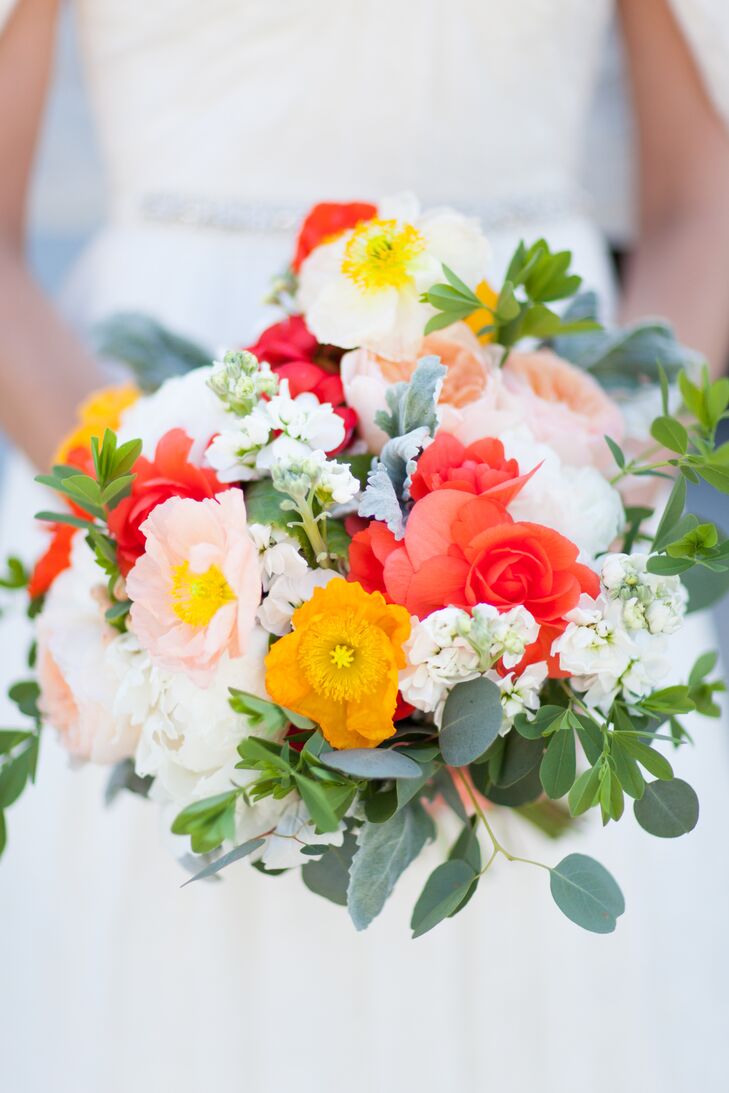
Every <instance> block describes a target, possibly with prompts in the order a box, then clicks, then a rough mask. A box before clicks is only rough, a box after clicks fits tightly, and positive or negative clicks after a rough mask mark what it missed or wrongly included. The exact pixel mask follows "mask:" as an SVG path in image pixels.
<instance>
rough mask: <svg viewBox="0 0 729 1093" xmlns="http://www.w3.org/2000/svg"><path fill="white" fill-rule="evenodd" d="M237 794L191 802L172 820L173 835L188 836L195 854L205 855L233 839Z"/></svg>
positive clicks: (221, 794)
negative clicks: (227, 840)
mask: <svg viewBox="0 0 729 1093" xmlns="http://www.w3.org/2000/svg"><path fill="white" fill-rule="evenodd" d="M240 795H241V791H240V790H239V789H232V790H230V791H229V792H228V793H218V794H217V795H216V796H215V797H206V798H205V800H202V801H195V802H194V803H193V804H191V805H188V806H187V808H184V809H183V810H182V812H180V813H179V814H178V815H177V816H176V817H175V819H174V822H173V824H172V833H173V835H189V836H190V845H191V847H192V850H193V852H194V853H195V854H209V853H210V851H211V850H217V848H218V847H219V846H220V844H221V843H223V842H225V841H226V839H232V838H233V837H234V835H235V809H236V803H237V801H238V798H239V796H240Z"/></svg>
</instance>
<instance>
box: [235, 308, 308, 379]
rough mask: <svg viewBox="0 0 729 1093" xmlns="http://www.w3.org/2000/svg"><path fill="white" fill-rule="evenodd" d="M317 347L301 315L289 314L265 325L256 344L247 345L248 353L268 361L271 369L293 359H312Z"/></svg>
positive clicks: (289, 362) (288, 362)
mask: <svg viewBox="0 0 729 1093" xmlns="http://www.w3.org/2000/svg"><path fill="white" fill-rule="evenodd" d="M318 349H319V343H318V341H317V340H316V338H315V337H314V335H313V334H312V333H310V331H309V328H308V327H307V325H306V323H305V321H304V317H303V315H291V316H290V317H289V318H288V319H282V320H281V322H280V323H274V324H273V326H269V327H266V329H265V330H264V331H263V333H262V334H261V336H260V337H259V339H258V341H257V342H256V344H255V345H249V346H248V352H249V353H253V355H254V356H255V357H258V359H259V360H260V361H268V363H269V364H270V365H271V367H272V368H273V369H276V368H277V367H278V366H279V365H281V364H291V363H292V362H293V361H313V360H314V357H315V356H316V353H317V350H318Z"/></svg>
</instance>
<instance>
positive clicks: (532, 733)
mask: <svg viewBox="0 0 729 1093" xmlns="http://www.w3.org/2000/svg"><path fill="white" fill-rule="evenodd" d="M564 710H565V708H564V706H541V707H540V708H539V709H538V710H537V712H536V714H535V716H534V717H533V718H529V717H527V715H526V714H518V715H517V717H516V718H515V719H514V728H515V729H516V731H517V732H518V733H519V734H520V735H521V736H524V737H526V739H527V740H537V739H538V738H539V737H540V736H543V735H544V733H546V732H547V731H548V730H549V729H550V728H551V727H552V725H553V724H554V722H555V721H558V720H559V719H560V718H561V717H562V716H563V714H564Z"/></svg>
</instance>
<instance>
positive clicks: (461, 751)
mask: <svg viewBox="0 0 729 1093" xmlns="http://www.w3.org/2000/svg"><path fill="white" fill-rule="evenodd" d="M502 721H503V711H502V708H501V694H500V691H499V688H498V687H497V685H496V684H495V683H493V682H492V681H491V680H490V679H485V678H484V677H483V676H480V677H479V678H477V679H471V680H468V681H467V682H466V683H458V684H457V685H456V686H455V687H454V688H453V690H452V691H451V693H450V694H449V695H448V698H447V699H446V703H445V707H444V709H443V721H442V725H441V730H440V737H439V740H440V750H441V753H442V755H443V758H444V759H445V761H446V763H447V764H448V765H449V766H452V767H465V766H467V765H468V763H472V762H473V761H474V760H475V759H478V758H479V756H481V755H483V753H484V752H485V751H486V749H487V748H488V747H489V745H490V744H492V743H493V741H494V740H495V739H496V737H497V736H498V735H499V730H500V729H501V724H502Z"/></svg>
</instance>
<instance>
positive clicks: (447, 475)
mask: <svg viewBox="0 0 729 1093" xmlns="http://www.w3.org/2000/svg"><path fill="white" fill-rule="evenodd" d="M535 470H537V467H533V468H532V470H531V471H529V473H528V474H520V473H519V464H518V463H517V461H516V460H515V459H506V457H505V455H504V445H503V444H502V443H501V441H500V440H497V439H496V438H495V437H485V438H484V439H483V440H477V441H476V442H475V443H474V444H469V446H468V447H467V448H466V447H464V445H463V444H461V442H460V440H457V439H456V437H454V436H451V434H450V433H445V432H443V431H442V430H441V431H439V432H438V434H437V436H436V438H435V440H434V441H433V443H432V444H431V445H430V446H429V447H428V448H426V449H425V451H424V452H423V454H422V455H421V456H420V458H419V459H418V465H417V468H416V470H415V473H414V474H413V476H412V480H411V483H410V496H411V497H412V498H413V500H414V501H417V500H419V498H421V497H425V495H426V494H427V493H432V492H433V490H439V489H450V490H464V491H465V492H466V493H478V494H486V495H488V497H489V498H490V499H491V500H492V501H494V502H495V503H496V504H498V505H504V506H506V505H508V504H509V503H510V502H511V501H513V499H514V498H515V497H516V495H517V493H518V492H519V490H520V489H521V488H522V486H524V485H525V484H526V483H527V482H528V481H529V479H530V478H531V476H532V475H533V474H534V471H535Z"/></svg>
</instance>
